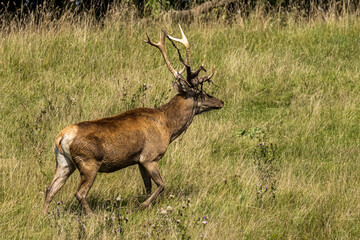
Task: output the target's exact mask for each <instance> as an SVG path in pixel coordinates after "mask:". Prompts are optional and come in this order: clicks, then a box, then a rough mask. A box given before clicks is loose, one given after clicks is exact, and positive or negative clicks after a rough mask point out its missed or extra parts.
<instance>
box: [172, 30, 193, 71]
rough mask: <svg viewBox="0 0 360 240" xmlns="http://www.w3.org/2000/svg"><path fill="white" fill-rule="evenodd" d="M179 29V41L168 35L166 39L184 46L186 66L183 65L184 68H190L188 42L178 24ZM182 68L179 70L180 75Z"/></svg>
mask: <svg viewBox="0 0 360 240" xmlns="http://www.w3.org/2000/svg"><path fill="white" fill-rule="evenodd" d="M179 28H180V31H181V39H179V38H174V37H172V36H170V35H168V38H169V39H171V40H174V41H176V42H179V43H181V44H183V45H184V46H185V51H186V64H184V65H185V66H186V65H188V66H190V44H189V41H188V40H187V38H186V36H185V34H184V31H183V30H182V28H181V26H180V24H179ZM185 66H184V67H183V68H182V69H181V70H180V72H179V73H180V74H182V73H183V72H184V70H185V68H186V67H185Z"/></svg>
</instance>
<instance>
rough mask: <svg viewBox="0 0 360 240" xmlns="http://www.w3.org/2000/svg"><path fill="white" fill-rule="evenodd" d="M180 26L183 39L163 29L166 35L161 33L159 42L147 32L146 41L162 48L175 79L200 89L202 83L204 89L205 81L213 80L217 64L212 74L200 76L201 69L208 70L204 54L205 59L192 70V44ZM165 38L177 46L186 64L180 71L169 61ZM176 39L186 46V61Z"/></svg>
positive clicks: (181, 60) (161, 50)
mask: <svg viewBox="0 0 360 240" xmlns="http://www.w3.org/2000/svg"><path fill="white" fill-rule="evenodd" d="M179 28H180V31H181V36H182V37H181V39H179V38H174V37H172V36H170V35H168V34H167V33H166V31H165V30H162V32H163V34H164V35H163V37H161V33H160V41H159V42H158V43H153V42H152V41H151V40H150V38H149V36H148V35H147V34H146V35H147V38H148V40H147V41H145V42H146V43H148V44H150V45H152V46H154V47H157V48H158V49H159V50H160V52H161V53H162V55H163V57H164V60H165V63H166V65H167V66H168V68H169V70H170V72H171V73H172V74H173V75H174V77H175V79H176V80H177V81H178V82H179V83H180V84H184V83H185V84H186V85H187V86H189V87H190V88H192V89H198V86H199V85H201V89H202V84H203V83H204V82H212V81H211V78H212V76H213V75H214V73H215V66H213V69H212V73H211V74H210V75H208V76H203V77H201V78H199V73H200V72H201V71H204V72H206V69H205V67H204V64H205V56H204V61H203V62H202V64H201V66H200V67H199V68H198V69H196V70H195V71H192V70H191V66H190V44H189V41H188V40H187V38H186V36H185V34H184V31H183V30H182V28H181V26H180V25H179ZM165 38H168V39H169V41H170V42H171V43H172V45H173V46H174V47H175V49H176V50H177V52H178V55H179V60H180V62H181V63H182V64H183V65H184V67H183V68H182V69H181V70H180V71H179V72H177V71H176V70H175V69H174V68H173V67H172V66H171V64H170V61H169V58H168V56H167V53H166V49H165ZM174 41H176V42H179V43H181V44H183V45H184V46H185V49H186V61H184V59H183V58H182V56H181V53H180V49H179V48H178V47H177V46H176V44H175V43H174ZM185 69H186V75H187V76H186V79H185V78H184V77H183V76H182V73H183V72H184V71H185Z"/></svg>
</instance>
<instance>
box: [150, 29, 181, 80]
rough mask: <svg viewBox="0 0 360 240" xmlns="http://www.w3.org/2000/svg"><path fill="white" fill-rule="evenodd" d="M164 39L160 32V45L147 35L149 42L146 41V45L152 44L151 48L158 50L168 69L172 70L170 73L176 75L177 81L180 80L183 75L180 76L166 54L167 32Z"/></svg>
mask: <svg viewBox="0 0 360 240" xmlns="http://www.w3.org/2000/svg"><path fill="white" fill-rule="evenodd" d="M163 35H164V36H163V37H162V36H161V32H160V40H159V42H158V43H154V42H153V41H151V39H150V37H149V35H148V34H147V33H146V36H147V40H144V41H145V42H146V43H148V44H150V45H151V46H154V47H156V48H158V49H159V50H160V52H161V54H162V56H163V58H164V60H165V63H166V65H167V67H168V69H169V70H170V72H171V73H172V74H173V75H174V77H175V78H176V79H178V78H179V77H181V75H179V74H178V72H177V71H176V70H175V69H174V68H173V66H172V65H171V63H170V60H169V57H168V55H167V53H166V48H165V37H166V35H167V34H166V33H165V31H163Z"/></svg>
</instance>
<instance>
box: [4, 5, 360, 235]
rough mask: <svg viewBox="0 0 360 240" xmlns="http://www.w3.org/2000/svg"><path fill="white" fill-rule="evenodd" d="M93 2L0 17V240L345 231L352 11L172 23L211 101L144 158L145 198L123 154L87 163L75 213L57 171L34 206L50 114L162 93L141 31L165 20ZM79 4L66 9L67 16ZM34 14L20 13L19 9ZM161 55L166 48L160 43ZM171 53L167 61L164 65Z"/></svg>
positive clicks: (44, 179)
mask: <svg viewBox="0 0 360 240" xmlns="http://www.w3.org/2000/svg"><path fill="white" fill-rule="evenodd" d="M129 14H130V15H129V16H128V18H127V21H123V16H124V15H121V14H120V15H117V13H116V12H113V13H111V14H109V17H107V18H106V19H105V20H104V22H103V23H102V24H94V23H93V22H92V21H91V20H89V19H88V18H86V17H85V18H76V19H75V18H74V19H71V18H66V17H64V19H60V20H59V21H58V22H55V23H54V22H48V21H46V18H45V17H44V19H43V20H42V21H40V22H37V23H36V24H35V23H34V22H32V21H31V19H30V20H29V22H28V23H27V24H25V25H23V24H22V25H16V24H15V23H14V25H13V26H10V27H9V26H3V27H2V32H1V35H0V99H1V101H0V112H1V113H0V126H1V131H0V179H1V180H0V183H1V184H0V203H1V204H0V218H1V219H2V221H1V224H0V238H1V239H51V238H54V239H74V238H81V239H82V238H84V239H85V238H86V239H113V238H120V239H355V238H357V237H358V236H360V228H359V227H358V226H359V225H360V168H359V164H358V162H359V156H360V147H359V142H360V124H359V123H360V114H359V110H360V95H359V92H360V88H359V83H358V81H359V79H360V70H359V66H360V48H359V44H360V38H359V32H360V24H359V19H358V17H356V15H353V14H343V15H340V16H339V15H336V14H331V13H329V14H325V15H321V16H320V15H319V16H316V17H314V18H310V19H308V18H297V17H296V16H291V15H284V16H283V15H263V14H260V13H258V12H257V13H254V14H250V16H248V17H247V18H243V17H241V16H240V15H239V16H237V15H235V16H233V18H232V20H231V22H229V21H228V20H227V19H224V20H208V21H203V22H202V21H200V20H196V21H194V22H193V23H191V24H185V25H184V24H183V25H182V27H183V28H184V31H185V32H186V34H187V37H188V39H189V40H190V43H191V44H192V45H191V48H192V53H194V54H193V56H194V59H193V62H192V64H193V65H194V66H195V65H196V64H197V65H200V64H201V62H202V56H203V55H206V59H207V60H206V67H207V68H208V69H211V64H212V63H213V64H215V66H216V74H215V76H214V77H213V81H214V83H215V84H216V86H215V85H206V86H205V88H206V90H207V91H208V92H209V93H212V94H213V95H215V96H217V97H219V98H220V99H222V100H224V102H225V106H224V108H223V109H221V110H219V111H214V112H209V113H206V114H203V115H200V116H197V117H196V118H195V120H194V122H193V124H192V125H191V126H190V128H189V129H188V131H187V132H186V133H185V134H184V135H183V136H181V137H180V138H179V139H177V140H176V141H175V142H174V143H172V145H170V148H169V149H168V151H167V153H166V155H165V156H164V158H163V159H162V160H161V162H160V171H161V173H162V176H163V179H164V181H165V191H164V192H163V193H162V194H161V195H160V196H159V197H158V199H157V200H156V202H155V204H154V206H153V207H152V208H151V209H146V210H140V209H138V206H139V204H140V203H141V202H143V201H144V200H145V199H146V196H145V194H144V187H143V183H142V179H141V176H140V174H139V172H138V169H137V167H136V166H134V167H129V168H126V169H123V170H121V171H118V172H115V173H112V174H99V175H98V177H97V180H96V181H95V184H94V186H93V187H92V189H91V191H90V193H89V195H88V198H87V199H88V201H89V203H90V206H91V208H92V209H93V210H94V216H93V217H92V218H88V217H87V216H86V214H84V211H83V210H82V208H81V206H80V204H79V203H78V202H77V200H76V199H75V197H74V193H75V190H76V188H77V184H78V180H79V177H78V176H76V175H77V174H76V173H75V174H73V176H71V177H70V178H69V180H68V181H67V182H66V184H65V186H64V187H63V188H62V189H61V191H60V192H59V194H57V195H56V197H55V199H54V201H53V202H52V204H51V205H50V209H49V210H50V214H49V215H48V216H46V217H41V210H42V205H43V201H44V191H45V187H46V186H47V185H48V184H49V183H50V181H51V178H52V176H53V174H54V168H55V160H54V154H53V144H54V143H53V141H54V137H55V136H56V134H57V133H58V132H59V131H60V130H61V129H62V128H64V127H65V126H67V125H69V124H72V123H76V122H80V121H84V120H91V119H96V118H101V117H105V116H111V115H115V114H118V113H120V112H122V111H125V110H127V109H130V108H134V107H143V106H144V107H149V108H151V107H155V106H159V105H161V104H163V103H165V102H166V101H168V100H169V99H170V98H171V97H172V96H173V95H175V91H173V90H171V89H172V88H171V80H172V76H171V74H170V73H169V72H168V70H167V68H166V66H165V64H164V63H163V59H162V58H161V56H160V55H159V53H158V51H156V49H154V48H152V47H149V46H148V45H147V44H145V43H144V41H143V40H145V39H146V35H145V33H148V34H149V35H150V36H154V37H153V38H154V39H156V38H157V36H158V34H159V32H160V29H162V28H163V29H166V31H167V32H168V33H169V34H173V35H175V36H177V34H178V27H177V23H175V22H169V21H162V20H161V19H160V20H158V21H157V22H156V23H154V22H152V23H151V24H149V23H144V22H143V21H141V20H136V19H134V18H132V17H131V13H129ZM79 19H80V20H79ZM34 21H35V20H34ZM168 47H169V49H168V51H169V55H170V57H171V59H173V62H174V63H175V62H177V63H178V59H177V53H176V52H175V51H174V49H173V48H171V46H170V45H169V44H168ZM178 67H179V68H180V67H181V65H180V63H179V64H178Z"/></svg>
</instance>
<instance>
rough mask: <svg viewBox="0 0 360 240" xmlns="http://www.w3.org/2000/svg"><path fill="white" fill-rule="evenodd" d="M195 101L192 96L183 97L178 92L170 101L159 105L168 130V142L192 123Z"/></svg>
mask: <svg viewBox="0 0 360 240" xmlns="http://www.w3.org/2000/svg"><path fill="white" fill-rule="evenodd" d="M195 109H196V102H195V101H194V99H192V98H185V97H184V96H182V95H180V94H178V95H176V96H175V97H173V98H172V99H171V100H170V102H168V103H167V104H165V105H163V106H161V107H160V108H159V110H161V111H163V112H164V115H165V118H166V119H165V121H166V125H167V127H168V129H169V131H170V142H172V141H174V140H175V139H176V138H177V137H178V136H180V135H181V133H183V132H184V131H185V130H186V129H187V128H188V127H189V126H190V124H191V123H192V120H193V119H194V116H195V112H196V111H195Z"/></svg>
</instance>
